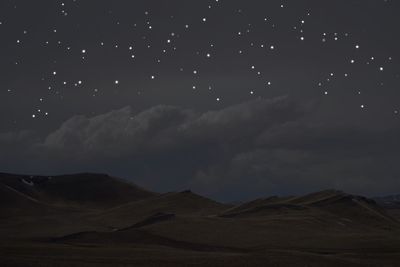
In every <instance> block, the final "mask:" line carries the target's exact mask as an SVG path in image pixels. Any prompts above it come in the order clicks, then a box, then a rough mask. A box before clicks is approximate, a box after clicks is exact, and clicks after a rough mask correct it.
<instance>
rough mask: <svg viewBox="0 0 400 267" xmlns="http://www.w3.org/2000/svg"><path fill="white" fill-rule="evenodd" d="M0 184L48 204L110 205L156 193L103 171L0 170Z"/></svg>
mask: <svg viewBox="0 0 400 267" xmlns="http://www.w3.org/2000/svg"><path fill="white" fill-rule="evenodd" d="M0 184H3V185H5V186H8V187H10V188H13V189H14V190H16V191H18V192H20V193H22V194H24V195H26V196H29V197H31V198H33V199H37V200H38V201H40V202H43V203H49V204H52V205H83V206H90V207H113V206H118V205H121V204H123V203H127V202H131V201H136V200H140V199H144V198H148V197H152V196H155V195H157V194H156V193H153V192H150V191H147V190H145V189H142V188H140V187H138V186H136V185H134V184H132V183H129V182H126V181H124V180H122V179H119V178H114V177H111V176H109V175H106V174H94V173H81V174H71V175H60V176H33V175H30V176H28V175H13V174H4V173H3V174H0Z"/></svg>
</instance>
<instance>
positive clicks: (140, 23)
mask: <svg viewBox="0 0 400 267" xmlns="http://www.w3.org/2000/svg"><path fill="white" fill-rule="evenodd" d="M80 5H81V3H80V1H78V0H71V1H62V2H58V4H57V7H56V8H55V9H54V10H53V12H55V13H56V14H58V15H57V16H56V17H57V19H58V20H59V21H61V22H60V23H54V24H53V25H52V24H51V23H50V22H49V25H48V26H49V27H48V28H47V29H43V30H41V31H40V33H38V30H37V29H32V30H31V29H29V27H28V26H26V27H21V28H19V27H17V26H14V25H11V24H12V23H11V22H10V23H9V22H8V21H7V20H3V19H2V18H0V33H1V32H2V31H5V28H7V27H12V28H13V29H15V30H16V31H17V32H16V33H14V35H13V37H14V36H17V38H15V39H14V40H13V44H12V46H13V49H12V51H13V52H14V54H13V58H14V61H13V62H12V63H11V62H8V64H12V65H13V66H9V67H10V68H11V67H13V72H14V73H18V75H17V76H30V75H27V74H26V73H24V72H27V70H26V68H25V67H24V65H25V64H26V62H25V61H26V60H25V58H24V55H26V52H24V51H25V50H28V51H29V52H32V51H33V52H36V53H38V54H39V55H42V57H43V62H42V64H40V65H41V68H40V71H41V74H40V77H36V79H37V80H40V84H41V86H42V89H44V90H42V89H41V90H39V93H38V95H37V98H36V99H35V100H33V104H32V112H31V114H30V115H29V116H30V117H31V118H33V119H37V118H39V117H40V118H46V117H48V116H49V115H50V114H51V112H50V111H49V110H46V105H45V103H46V101H53V102H56V101H64V99H65V96H66V95H68V94H70V92H76V90H80V92H81V93H82V94H86V95H90V96H91V97H94V98H96V97H102V96H104V97H107V96H108V95H109V92H110V91H112V92H115V91H118V90H120V88H122V87H123V88H126V87H132V88H131V89H129V90H132V91H134V92H135V94H134V95H135V96H136V97H141V96H142V95H144V94H145V93H146V90H145V88H151V87H157V86H161V84H165V83H168V82H169V81H170V80H168V79H167V78H166V77H170V76H173V77H175V80H177V81H178V82H179V80H182V81H184V82H182V87H183V88H184V89H186V90H190V91H192V93H193V94H198V92H199V91H205V92H207V94H208V95H209V97H210V101H215V102H217V103H221V102H223V101H224V95H221V94H222V93H221V91H220V88H221V87H223V83H222V85H221V82H219V83H218V86H217V82H215V81H214V79H216V78H215V77H214V78H212V75H210V73H209V71H208V69H213V70H215V69H219V68H220V66H223V67H226V66H228V65H229V64H230V63H229V62H228V63H227V62H226V59H227V58H230V59H232V62H238V63H237V64H236V65H235V69H236V72H238V73H243V76H245V77H249V78H250V79H254V80H255V81H256V82H255V84H254V85H251V86H247V87H246V86H243V87H244V88H243V90H244V91H245V92H244V94H243V95H244V97H249V98H252V97H262V96H263V95H264V94H267V93H266V92H268V90H270V89H273V88H274V87H275V86H277V87H279V82H280V80H279V79H276V77H275V76H274V75H272V74H271V73H270V69H271V67H272V68H273V67H274V66H271V63H269V62H270V61H271V60H270V59H271V58H272V59H276V58H279V57H283V58H285V60H286V61H285V62H286V64H287V62H288V61H287V59H286V55H285V53H286V51H287V50H288V48H287V43H288V42H289V43H291V44H292V46H294V47H297V46H298V47H307V46H312V47H314V48H318V49H324V47H327V46H330V47H335V46H340V47H341V49H344V50H345V51H347V52H346V54H345V55H343V57H342V58H341V59H339V60H340V61H341V62H342V63H341V66H342V69H345V70H346V71H342V72H341V71H338V70H337V68H335V67H334V66H333V67H332V69H335V70H332V71H330V72H326V71H325V69H322V70H321V71H320V73H318V77H319V78H318V79H317V80H315V78H312V79H310V80H309V85H310V86H311V87H316V88H318V90H319V92H320V94H321V96H322V97H329V96H330V95H331V93H332V91H333V92H334V90H335V88H334V86H332V85H331V84H332V83H334V82H335V81H336V80H340V81H343V82H346V80H350V79H351V78H352V77H353V73H354V72H357V73H360V72H362V71H361V70H360V69H364V68H365V67H368V68H369V70H368V71H369V72H368V73H376V75H377V76H378V79H381V80H380V81H379V82H378V83H377V85H376V86H377V87H384V85H385V83H384V79H385V78H386V76H385V75H380V74H383V73H385V72H386V70H387V69H391V64H392V62H393V61H394V60H395V57H394V56H391V55H390V56H386V57H381V56H375V55H373V53H374V52H375V53H378V52H379V51H372V50H371V51H366V50H364V48H363V47H364V44H363V43H362V40H357V39H356V37H355V36H356V34H355V33H353V32H347V31H346V32H341V31H333V32H330V31H321V32H316V31H315V30H311V29H310V28H312V25H315V24H317V23H318V21H316V20H315V19H314V17H313V10H312V8H307V9H305V10H304V12H303V11H302V12H298V13H299V14H297V17H295V18H293V20H292V21H293V22H291V24H290V26H288V23H283V22H282V21H281V20H279V18H277V17H276V16H273V14H270V13H271V12H273V11H268V10H265V14H264V15H262V16H259V17H252V15H251V14H248V13H247V11H246V9H245V8H234V9H233V10H232V11H231V12H232V15H231V16H230V17H229V18H230V19H232V20H233V21H235V19H236V18H239V21H240V23H232V26H230V27H229V31H227V32H224V33H223V35H224V38H225V39H224V40H225V42H224V43H223V44H222V42H221V41H220V40H219V38H218V33H217V32H212V31H213V28H214V27H215V26H216V25H214V24H213V23H214V21H215V19H214V18H215V17H216V16H218V12H220V11H221V10H223V9H225V10H227V9H229V5H230V3H229V1H219V0H213V1H207V2H206V1H205V2H204V9H203V10H204V13H201V14H200V13H199V14H193V15H192V16H191V18H190V19H186V21H185V20H184V19H177V18H176V17H177V16H176V15H175V14H168V15H166V16H165V17H166V19H164V20H165V21H163V20H162V21H161V22H160V18H159V17H157V16H156V15H154V13H155V12H154V10H151V9H145V10H142V11H141V16H140V17H139V18H136V17H132V18H128V19H127V18H126V17H118V15H115V14H114V12H113V10H101V12H102V13H104V14H106V15H105V16H106V17H107V19H106V21H107V22H106V23H108V24H109V27H112V29H115V31H117V30H118V31H119V33H118V34H109V35H103V34H102V30H103V29H102V28H100V27H99V29H98V32H95V33H94V34H93V33H92V34H91V36H90V37H88V38H85V37H82V36H80V35H79V34H78V35H79V36H80V38H76V39H72V40H71V39H68V38H70V37H71V36H73V35H71V30H68V28H67V27H66V25H67V26H68V25H69V26H70V28H71V29H75V30H76V31H78V32H79V33H81V34H85V33H87V32H86V31H84V29H82V28H84V27H83V26H82V25H79V23H78V24H77V23H76V22H75V20H74V18H75V17H76V16H78V14H79V12H81V11H80ZM289 7H290V4H289V3H286V2H280V3H277V4H276V9H277V10H280V11H279V12H281V14H285V12H289V11H286V9H288V8H289ZM14 8H15V9H18V8H20V7H17V6H15V7H14ZM236 16H237V17H236ZM70 17H71V18H70ZM246 19H247V20H248V22H245V21H246ZM242 22H243V23H242ZM57 24H60V25H63V26H60V27H59V26H58V25H57ZM163 24H165V25H167V26H163ZM26 25H28V24H26ZM309 25H311V26H309ZM102 27H103V28H104V27H105V26H104V25H103V24H102ZM90 31H93V29H90ZM277 31H279V32H280V33H281V34H275V32H277ZM31 32H32V33H31ZM197 32H201V35H202V36H209V38H208V39H204V40H197V43H195V44H193V42H191V38H193V36H196V35H197ZM259 32H265V34H260V33H259ZM38 36H40V37H41V38H42V37H45V39H40V38H38ZM121 36H123V38H121ZM80 39H83V41H81V40H80ZM226 40H228V41H226ZM227 44H229V47H227V48H226V49H224V48H221V46H222V45H224V46H227ZM305 49H306V48H305ZM224 50H226V51H224ZM223 53H226V54H227V55H223V56H221V54H223ZM104 57H108V58H112V57H114V58H115V59H116V60H115V61H116V62H117V63H116V64H115V65H114V66H107V64H108V63H106V64H105V65H103V66H100V67H99V64H101V61H102V59H103V58H104ZM40 58H41V57H39V59H40ZM107 62H109V61H107ZM118 62H120V63H121V67H118ZM234 64H235V63H234ZM140 66H145V67H144V68H142V69H140V70H138V69H139V67H140ZM107 67H109V68H112V69H114V70H121V69H125V70H126V71H111V72H110V74H109V75H107V76H104V74H103V71H104V70H105V69H107ZM328 67H329V66H328ZM98 68H101V69H102V72H101V73H96V70H97V69H98ZM74 69H77V71H74ZM118 72H119V73H118ZM139 72H140V74H138V73H139ZM393 72H394V71H393V70H391V71H390V73H391V74H392V73H393ZM35 73H37V72H36V70H35ZM283 75H286V74H283ZM379 75H380V76H379ZM394 75H396V78H397V77H398V75H397V74H394ZM99 76H101V81H102V82H101V83H97V84H96V83H94V82H93V80H94V79H96V78H99ZM131 76H139V78H137V79H138V80H140V82H138V84H140V85H138V84H134V85H132V84H133V82H132V79H130V77H131ZM231 78H236V77H231ZM231 78H228V79H227V86H228V84H230V79H231ZM247 80H248V79H247ZM104 81H109V82H108V83H107V82H104ZM10 84H13V83H10ZM352 84H353V83H352ZM11 86H12V85H9V84H5V85H4V84H3V85H2V88H5V90H6V91H7V93H8V94H13V93H14V91H15V90H22V89H21V88H11ZM249 87H252V88H249ZM74 88H75V89H74ZM3 90H4V89H3ZM351 90H353V91H354V94H356V95H359V96H362V95H363V88H356V87H355V88H352V89H351ZM246 95H247V96H246ZM355 105H358V106H359V107H360V109H362V110H365V109H366V108H367V107H368V105H367V103H364V102H362V98H360V102H358V103H355ZM391 108H392V111H393V112H394V113H395V114H398V113H399V111H398V110H397V109H396V108H395V107H391Z"/></svg>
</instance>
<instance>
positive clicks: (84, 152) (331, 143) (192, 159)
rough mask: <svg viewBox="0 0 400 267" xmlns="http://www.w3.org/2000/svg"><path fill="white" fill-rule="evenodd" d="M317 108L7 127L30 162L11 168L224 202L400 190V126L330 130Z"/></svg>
mask: <svg viewBox="0 0 400 267" xmlns="http://www.w3.org/2000/svg"><path fill="white" fill-rule="evenodd" d="M310 113H312V107H310V105H305V104H301V105H300V104H299V103H297V102H294V101H292V100H291V99H288V98H287V97H281V98H275V99H257V100H254V101H251V102H246V103H243V104H238V105H233V106H231V107H228V108H224V109H221V110H216V111H208V112H205V113H199V112H196V111H194V110H189V109H182V108H179V107H173V106H156V107H153V108H151V109H148V110H145V111H143V112H140V113H138V114H136V113H134V111H133V110H132V108H131V107H125V108H122V109H120V110H115V111H111V112H108V113H106V114H103V115H99V116H95V117H87V116H75V117H73V118H71V119H69V120H67V121H66V122H64V123H63V124H62V125H61V126H60V127H59V128H58V129H57V130H55V131H53V132H52V133H50V134H49V135H48V136H47V137H45V138H44V139H43V140H42V141H39V140H38V139H37V137H35V136H34V135H33V134H32V133H30V132H21V133H18V134H16V133H9V134H1V135H0V146H1V148H2V151H3V152H6V153H4V154H3V156H2V157H1V159H2V162H6V163H7V162H18V161H19V162H20V163H21V164H20V165H19V166H15V165H14V166H11V165H9V166H8V168H7V169H8V170H10V171H15V170H16V171H17V172H35V173H51V174H53V173H64V172H80V171H95V172H108V173H111V174H114V175H119V176H123V177H125V178H131V179H132V180H134V181H136V182H138V183H140V184H141V185H144V186H147V187H150V188H151V189H154V190H160V191H165V190H181V189H186V188H192V189H194V190H195V191H198V192H199V193H202V194H206V195H209V196H212V197H215V198H219V199H224V200H237V199H243V198H251V197H255V196H259V195H260V196H261V195H269V194H294V193H303V192H307V191H312V190H319V189H325V188H338V189H343V190H349V191H351V192H355V193H362V194H375V193H376V194H379V193H386V192H388V193H389V192H391V191H393V192H394V191H395V190H396V189H400V182H398V179H397V174H398V173H400V172H399V171H400V168H399V167H398V166H397V163H396V162H397V161H398V160H399V156H398V155H397V153H396V152H397V150H398V148H399V144H398V142H397V136H398V133H399V132H400V131H399V130H398V129H377V130H374V131H371V130H369V131H366V130H364V129H361V128H359V127H355V126H354V127H352V126H349V125H343V126H341V127H338V126H336V127H327V126H326V125H325V124H323V123H318V124H317V123H315V122H312V121H311V120H310V119H309V117H310V116H309V114H310ZM32 144H34V145H32ZM5 155H7V156H5ZM7 159H12V160H8V161H7ZM382 170H383V171H382Z"/></svg>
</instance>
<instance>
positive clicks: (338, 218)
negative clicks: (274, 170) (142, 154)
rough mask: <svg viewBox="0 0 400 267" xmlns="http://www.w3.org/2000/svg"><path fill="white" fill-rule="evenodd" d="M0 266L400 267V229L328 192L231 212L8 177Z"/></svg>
mask: <svg viewBox="0 0 400 267" xmlns="http://www.w3.org/2000/svg"><path fill="white" fill-rule="evenodd" d="M0 203H1V204H0V211H1V215H0V237H1V241H0V266H5V267H7V266H32V267H36V266H37V267H43V266H57V267H64V266H77V267H81V266H82V267H85V266H90V267H92V266H100V267H101V266H400V224H399V222H398V221H397V219H396V218H395V216H394V215H395V214H397V213H396V210H395V209H394V208H393V207H392V209H391V210H390V212H388V211H386V210H385V209H384V208H382V207H381V206H379V205H377V204H376V203H375V202H374V201H373V200H370V199H367V198H364V197H359V196H353V195H349V194H345V193H342V192H339V191H334V190H328V191H323V192H318V193H314V194H310V195H307V196H301V197H285V198H280V197H269V198H264V199H257V200H255V201H252V202H248V203H243V204H241V205H237V206H232V205H225V204H221V203H217V202H215V201H212V200H210V199H207V198H204V197H201V196H198V195H196V194H194V193H192V192H190V191H185V192H179V193H167V194H156V193H152V192H148V191H146V190H143V189H141V188H138V187H136V186H134V185H131V184H127V183H125V182H123V181H120V180H118V179H114V178H111V177H108V176H104V175H93V174H82V175H75V176H62V177H30V176H19V175H9V174H2V175H0Z"/></svg>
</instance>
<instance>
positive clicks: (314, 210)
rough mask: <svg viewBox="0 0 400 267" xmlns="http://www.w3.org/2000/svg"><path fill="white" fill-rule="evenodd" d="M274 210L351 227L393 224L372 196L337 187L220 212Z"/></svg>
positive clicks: (267, 213)
mask: <svg viewBox="0 0 400 267" xmlns="http://www.w3.org/2000/svg"><path fill="white" fill-rule="evenodd" d="M277 214H280V215H282V214H286V217H289V216H291V217H292V218H293V219H295V218H296V216H299V217H302V216H304V215H308V216H311V217H313V218H319V219H320V221H326V223H330V222H335V224H336V223H338V224H339V225H348V226H351V225H352V226H355V227H359V226H373V227H391V226H392V225H396V224H397V221H396V220H394V218H392V217H391V216H389V214H387V213H386V211H384V210H383V209H382V208H381V207H380V206H379V205H378V204H377V203H376V202H375V201H374V200H372V199H368V198H365V197H362V196H356V195H351V194H347V193H344V192H341V191H337V190H325V191H321V192H316V193H312V194H308V195H305V196H297V197H284V198H279V197H270V198H266V199H258V200H254V201H251V202H248V203H244V204H241V205H239V206H237V207H234V208H231V209H229V210H227V211H225V212H224V213H223V214H221V216H222V217H229V218H233V217H238V218H243V217H260V216H271V215H277ZM300 219H301V218H300ZM303 221H304V220H303Z"/></svg>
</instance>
